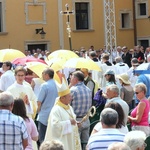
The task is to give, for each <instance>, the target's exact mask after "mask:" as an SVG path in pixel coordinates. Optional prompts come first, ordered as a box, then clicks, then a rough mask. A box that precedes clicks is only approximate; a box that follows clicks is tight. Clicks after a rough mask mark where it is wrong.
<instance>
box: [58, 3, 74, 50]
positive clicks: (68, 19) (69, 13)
mask: <svg viewBox="0 0 150 150" xmlns="http://www.w3.org/2000/svg"><path fill="white" fill-rule="evenodd" d="M65 7H66V11H61V12H60V13H61V14H62V15H66V16H67V22H66V24H67V33H68V38H69V46H70V50H72V42H71V27H70V15H72V14H74V11H73V10H72V11H70V10H69V5H68V4H66V5H65Z"/></svg>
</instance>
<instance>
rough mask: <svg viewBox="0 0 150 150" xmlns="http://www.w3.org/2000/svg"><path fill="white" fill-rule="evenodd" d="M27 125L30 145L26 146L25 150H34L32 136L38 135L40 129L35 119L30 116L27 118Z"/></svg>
mask: <svg viewBox="0 0 150 150" xmlns="http://www.w3.org/2000/svg"><path fill="white" fill-rule="evenodd" d="M25 123H26V126H27V131H28V136H29V137H28V146H27V147H26V149H25V150H33V147H32V137H37V136H38V131H37V127H36V125H35V123H34V121H33V119H31V118H29V120H28V119H26V120H25Z"/></svg>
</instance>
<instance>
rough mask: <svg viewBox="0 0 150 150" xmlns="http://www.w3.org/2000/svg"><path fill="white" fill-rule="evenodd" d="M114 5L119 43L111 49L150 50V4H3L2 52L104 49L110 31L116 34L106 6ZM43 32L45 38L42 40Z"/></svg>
mask: <svg viewBox="0 0 150 150" xmlns="http://www.w3.org/2000/svg"><path fill="white" fill-rule="evenodd" d="M110 2H112V3H113V4H114V7H113V9H114V10H113V11H114V14H113V15H114V16H113V17H114V27H115V40H116V42H115V43H113V42H112V44H111V45H113V46H117V45H120V46H124V45H126V46H127V47H128V48H133V46H134V45H137V44H140V45H143V46H144V47H147V46H149V45H150V29H149V26H150V0H126V1H123V0H0V12H1V13H0V49H4V48H14V49H19V50H21V51H22V52H24V51H25V50H32V49H36V48H40V49H42V50H50V51H55V50H57V49H70V42H71V45H72V49H77V50H78V49H80V47H85V49H88V48H89V47H90V46H91V45H93V46H94V48H95V49H99V48H103V47H104V45H106V39H107V38H109V37H106V36H107V35H106V29H107V30H108V31H109V29H110V30H111V32H110V33H111V34H112V33H113V31H112V30H114V29H112V28H111V27H112V24H111V22H110V23H109V24H107V25H106V18H107V16H108V14H107V13H106V12H107V11H108V8H107V7H105V6H104V5H105V3H107V4H109V3H110ZM66 3H68V5H69V7H68V8H66V7H65V4H66ZM72 10H73V11H74V13H73V14H72V13H71V12H72ZM61 11H63V12H64V13H63V14H61V13H60V12H61ZM66 12H69V13H66ZM66 14H69V15H66ZM68 16H69V22H70V24H69V25H70V27H71V37H70V42H69V37H68V33H67V24H66V23H67V22H68ZM42 28H43V30H44V32H45V33H46V34H45V38H41V34H40V33H41V32H42V30H41V29H42ZM111 34H110V35H111ZM113 34H114V33H113Z"/></svg>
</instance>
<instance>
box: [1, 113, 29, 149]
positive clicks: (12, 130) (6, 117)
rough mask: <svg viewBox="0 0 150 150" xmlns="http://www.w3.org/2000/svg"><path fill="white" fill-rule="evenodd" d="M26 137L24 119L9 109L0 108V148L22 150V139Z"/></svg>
mask: <svg viewBox="0 0 150 150" xmlns="http://www.w3.org/2000/svg"><path fill="white" fill-rule="evenodd" d="M27 138H28V133H27V127H26V125H25V122H24V120H23V119H22V118H21V117H19V116H17V115H14V114H12V113H11V112H10V111H9V110H0V150H23V145H22V140H23V139H27Z"/></svg>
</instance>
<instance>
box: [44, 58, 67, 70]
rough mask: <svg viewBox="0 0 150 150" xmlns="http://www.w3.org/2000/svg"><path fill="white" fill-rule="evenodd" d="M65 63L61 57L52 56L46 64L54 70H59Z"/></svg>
mask: <svg viewBox="0 0 150 150" xmlns="http://www.w3.org/2000/svg"><path fill="white" fill-rule="evenodd" d="M65 63H66V60H64V59H61V58H52V59H50V60H49V61H47V64H48V65H49V66H50V67H51V68H53V69H54V70H55V71H59V70H62V69H63V65H64V64H65Z"/></svg>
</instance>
